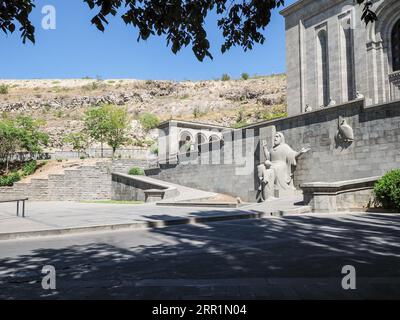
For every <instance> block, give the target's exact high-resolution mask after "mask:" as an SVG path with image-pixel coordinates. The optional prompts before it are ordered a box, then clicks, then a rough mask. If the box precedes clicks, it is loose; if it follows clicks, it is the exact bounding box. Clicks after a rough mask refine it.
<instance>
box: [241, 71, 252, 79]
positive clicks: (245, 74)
mask: <svg viewBox="0 0 400 320" xmlns="http://www.w3.org/2000/svg"><path fill="white" fill-rule="evenodd" d="M249 78H250V76H249V74H248V73H246V72H243V73H242V79H243V80H248V79H249Z"/></svg>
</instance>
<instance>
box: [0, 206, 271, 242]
mask: <svg viewBox="0 0 400 320" xmlns="http://www.w3.org/2000/svg"><path fill="white" fill-rule="evenodd" d="M267 216H274V213H266V212H260V211H253V212H244V213H235V214H223V215H215V216H209V217H179V218H174V219H169V220H158V221H138V222H133V223H122V224H109V225H96V226H87V227H72V228H62V229H61V228H60V229H49V230H36V231H24V232H10V233H0V241H2V240H14V239H27V238H33V237H44V236H57V235H67V234H78V233H85V232H98V231H113V230H128V229H133V230H135V229H155V228H165V227H168V226H176V225H185V224H198V223H203V222H218V221H227V220H240V219H260V218H263V217H267Z"/></svg>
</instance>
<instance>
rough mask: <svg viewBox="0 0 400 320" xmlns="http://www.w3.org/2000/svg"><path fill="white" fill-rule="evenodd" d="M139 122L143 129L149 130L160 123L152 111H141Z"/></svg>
mask: <svg viewBox="0 0 400 320" xmlns="http://www.w3.org/2000/svg"><path fill="white" fill-rule="evenodd" d="M139 122H140V124H141V125H142V127H143V128H144V129H145V130H151V129H154V128H156V127H157V126H158V125H159V124H160V119H158V117H157V116H156V115H154V114H152V113H143V114H142V115H141V116H140V117H139Z"/></svg>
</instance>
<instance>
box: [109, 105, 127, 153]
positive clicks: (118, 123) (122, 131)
mask: <svg viewBox="0 0 400 320" xmlns="http://www.w3.org/2000/svg"><path fill="white" fill-rule="evenodd" d="M106 109H107V133H106V141H107V144H108V145H109V146H110V147H111V148H112V150H113V156H114V153H115V150H117V148H119V147H121V146H123V145H125V144H127V143H129V142H130V141H131V140H130V138H129V129H130V118H129V115H128V111H127V109H126V108H123V107H116V106H111V105H109V106H106Z"/></svg>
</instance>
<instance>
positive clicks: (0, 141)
mask: <svg viewBox="0 0 400 320" xmlns="http://www.w3.org/2000/svg"><path fill="white" fill-rule="evenodd" d="M20 137H21V131H20V130H19V129H18V128H17V127H16V126H15V123H14V121H12V120H9V119H6V120H1V121H0V158H1V159H2V160H3V162H5V171H6V174H7V173H8V168H9V162H10V158H11V156H12V155H13V154H14V153H15V152H16V151H17V150H18V148H19V147H20Z"/></svg>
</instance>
